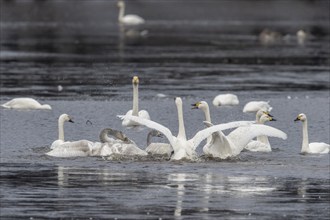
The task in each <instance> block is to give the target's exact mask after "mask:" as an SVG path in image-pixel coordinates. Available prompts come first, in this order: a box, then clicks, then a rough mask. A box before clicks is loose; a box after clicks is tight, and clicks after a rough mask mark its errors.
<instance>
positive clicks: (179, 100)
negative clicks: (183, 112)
mask: <svg viewBox="0 0 330 220" xmlns="http://www.w3.org/2000/svg"><path fill="white" fill-rule="evenodd" d="M174 100H175V104H176V105H182V99H181V98H180V97H175V98H174Z"/></svg>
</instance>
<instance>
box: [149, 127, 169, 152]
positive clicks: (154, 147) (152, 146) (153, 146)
mask: <svg viewBox="0 0 330 220" xmlns="http://www.w3.org/2000/svg"><path fill="white" fill-rule="evenodd" d="M162 136H163V135H162V133H160V132H159V131H157V130H151V131H150V132H149V133H148V136H147V148H146V152H147V153H148V154H151V155H160V156H168V157H170V156H171V155H172V153H173V148H172V146H171V145H170V144H167V143H151V138H152V137H162Z"/></svg>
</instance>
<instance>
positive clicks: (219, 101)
mask: <svg viewBox="0 0 330 220" xmlns="http://www.w3.org/2000/svg"><path fill="white" fill-rule="evenodd" d="M212 103H213V105H214V106H226V105H238V104H239V100H238V98H237V96H236V95H234V94H220V95H217V96H216V97H215V98H214V99H213V101H212Z"/></svg>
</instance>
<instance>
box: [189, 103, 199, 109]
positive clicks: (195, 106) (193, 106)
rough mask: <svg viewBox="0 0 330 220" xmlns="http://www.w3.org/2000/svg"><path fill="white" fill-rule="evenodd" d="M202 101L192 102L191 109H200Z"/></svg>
mask: <svg viewBox="0 0 330 220" xmlns="http://www.w3.org/2000/svg"><path fill="white" fill-rule="evenodd" d="M200 104H201V103H200V102H196V103H195V104H191V106H192V108H191V109H198V106H199V105H200Z"/></svg>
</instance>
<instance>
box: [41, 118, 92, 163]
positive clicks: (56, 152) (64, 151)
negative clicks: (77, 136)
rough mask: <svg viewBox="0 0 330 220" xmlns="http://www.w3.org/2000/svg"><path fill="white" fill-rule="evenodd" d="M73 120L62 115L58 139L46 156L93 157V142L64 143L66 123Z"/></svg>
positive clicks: (59, 120)
mask: <svg viewBox="0 0 330 220" xmlns="http://www.w3.org/2000/svg"><path fill="white" fill-rule="evenodd" d="M65 122H71V123H73V120H72V119H71V117H70V116H69V115H68V114H62V115H60V117H59V119H58V139H57V140H56V141H54V142H53V143H52V145H51V147H50V149H51V151H49V152H47V153H46V155H48V156H52V157H86V156H90V155H91V151H92V148H93V142H91V141H88V140H79V141H73V142H70V141H66V142H65V141H64V123H65Z"/></svg>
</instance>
